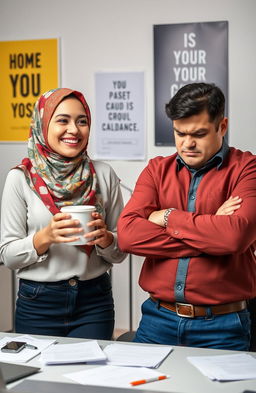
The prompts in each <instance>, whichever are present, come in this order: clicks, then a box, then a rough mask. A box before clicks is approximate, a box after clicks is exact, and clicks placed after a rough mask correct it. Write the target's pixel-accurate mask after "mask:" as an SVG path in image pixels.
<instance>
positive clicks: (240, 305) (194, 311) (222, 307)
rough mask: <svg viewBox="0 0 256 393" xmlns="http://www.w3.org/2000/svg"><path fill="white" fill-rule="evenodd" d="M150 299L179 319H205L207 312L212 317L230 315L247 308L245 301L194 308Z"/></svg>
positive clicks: (191, 305)
mask: <svg viewBox="0 0 256 393" xmlns="http://www.w3.org/2000/svg"><path fill="white" fill-rule="evenodd" d="M150 298H151V299H152V300H153V301H154V302H156V303H158V304H159V306H161V307H164V308H167V309H168V310H170V311H173V312H176V313H177V315H179V316H180V317H185V318H194V317H205V316H207V315H208V313H209V311H210V312H211V313H212V314H213V315H221V314H230V313H232V312H238V311H242V310H244V309H245V308H246V307H247V302H246V300H241V301H239V302H234V303H227V304H218V305H216V306H194V305H193V304H187V303H168V302H162V301H161V300H158V299H155V298H154V297H153V296H150Z"/></svg>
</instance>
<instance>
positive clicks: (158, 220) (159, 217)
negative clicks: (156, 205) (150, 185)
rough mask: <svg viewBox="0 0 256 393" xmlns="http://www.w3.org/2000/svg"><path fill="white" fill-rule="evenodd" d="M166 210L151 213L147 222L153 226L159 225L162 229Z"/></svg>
mask: <svg viewBox="0 0 256 393" xmlns="http://www.w3.org/2000/svg"><path fill="white" fill-rule="evenodd" d="M165 210H166V209H163V210H156V211H155V212H152V213H151V214H150V216H149V217H148V221H151V222H153V223H154V224H157V225H160V226H161V227H164V226H165V225H164V213H165Z"/></svg>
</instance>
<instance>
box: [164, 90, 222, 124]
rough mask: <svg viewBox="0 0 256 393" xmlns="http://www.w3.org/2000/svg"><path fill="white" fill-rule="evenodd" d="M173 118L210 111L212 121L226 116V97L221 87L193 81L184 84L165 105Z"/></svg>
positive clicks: (167, 112)
mask: <svg viewBox="0 0 256 393" xmlns="http://www.w3.org/2000/svg"><path fill="white" fill-rule="evenodd" d="M165 110H166V114H167V116H168V117H169V118H170V119H171V120H178V119H183V118H186V117H190V116H193V115H197V114H199V113H201V112H203V111H204V110H206V111H207V112H208V115H209V120H210V122H214V121H218V120H220V119H221V118H222V117H223V116H224V111H225V97H224V94H223V93H222V91H221V89H220V88H219V87H217V86H215V85H214V84H210V83H191V84H188V85H185V86H183V87H182V88H181V89H179V90H178V92H177V93H176V94H175V95H174V96H173V97H172V99H171V100H170V101H169V103H168V104H166V106H165Z"/></svg>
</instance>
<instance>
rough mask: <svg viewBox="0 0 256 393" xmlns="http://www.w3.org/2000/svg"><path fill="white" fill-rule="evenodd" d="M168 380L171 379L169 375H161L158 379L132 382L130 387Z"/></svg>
mask: <svg viewBox="0 0 256 393" xmlns="http://www.w3.org/2000/svg"><path fill="white" fill-rule="evenodd" d="M166 378H170V377H169V375H159V376H158V377H153V378H147V379H141V380H138V381H133V382H130V385H132V386H137V385H142V384H144V383H148V382H155V381H161V380H162V379H166Z"/></svg>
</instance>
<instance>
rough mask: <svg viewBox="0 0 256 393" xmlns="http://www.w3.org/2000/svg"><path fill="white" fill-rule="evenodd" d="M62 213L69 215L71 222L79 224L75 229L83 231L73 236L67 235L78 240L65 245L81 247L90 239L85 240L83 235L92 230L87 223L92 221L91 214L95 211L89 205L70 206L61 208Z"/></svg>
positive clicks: (93, 207)
mask: <svg viewBox="0 0 256 393" xmlns="http://www.w3.org/2000/svg"><path fill="white" fill-rule="evenodd" d="M60 210H61V212H62V213H69V214H70V215H71V218H72V219H73V220H79V222H80V224H79V225H78V226H77V227H76V228H79V227H82V228H83V229H84V231H83V232H82V233H81V235H80V234H74V235H68V237H70V236H79V240H76V241H74V242H70V243H65V244H68V245H71V246H82V245H84V244H86V243H87V242H88V241H90V240H91V239H85V238H84V237H83V235H84V234H85V233H88V232H91V231H93V230H94V227H88V226H87V223H88V222H89V221H92V219H93V218H92V212H94V211H96V208H95V206H91V205H76V206H74V205H71V206H63V207H62V208H61V209H60Z"/></svg>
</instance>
